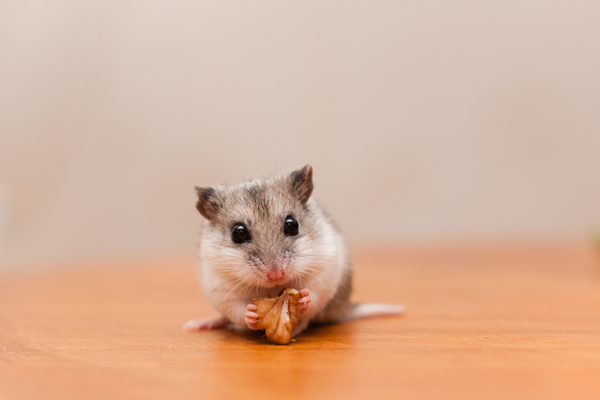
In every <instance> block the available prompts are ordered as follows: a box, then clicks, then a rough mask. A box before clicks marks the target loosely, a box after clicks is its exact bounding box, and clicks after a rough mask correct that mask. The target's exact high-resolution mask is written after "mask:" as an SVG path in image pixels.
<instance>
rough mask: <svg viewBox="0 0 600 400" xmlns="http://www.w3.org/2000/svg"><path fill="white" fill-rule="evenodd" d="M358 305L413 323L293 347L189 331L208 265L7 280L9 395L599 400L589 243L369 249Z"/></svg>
mask: <svg viewBox="0 0 600 400" xmlns="http://www.w3.org/2000/svg"><path fill="white" fill-rule="evenodd" d="M354 261H355V266H356V290H355V293H354V299H355V300H356V301H373V302H375V301H376V302H390V303H398V302H401V303H404V304H406V305H407V307H408V312H407V314H406V315H405V316H403V317H395V318H382V319H371V320H363V321H356V322H353V323H348V324H343V325H336V326H327V327H318V328H313V329H311V330H309V331H308V332H306V333H305V334H303V335H301V336H299V337H298V338H297V341H296V342H295V343H292V344H290V345H287V346H278V345H273V344H270V343H268V342H267V341H266V339H262V338H261V337H260V336H261V335H260V334H257V333H254V332H235V331H231V330H219V331H211V332H199V333H189V332H183V331H182V330H181V325H182V324H183V323H184V322H185V321H186V320H188V319H190V318H198V317H202V316H213V315H216V314H215V312H214V311H213V310H212V309H211V307H210V305H209V304H208V303H207V302H206V301H205V300H204V299H203V297H202V294H201V292H200V289H199V287H198V285H197V283H196V282H195V280H196V275H195V271H194V269H193V267H191V266H190V265H191V263H192V262H193V261H192V260H175V259H174V260H170V261H163V262H160V261H154V262H137V263H136V262H127V263H125V262H124V263H96V264H95V265H86V266H85V268H73V267H67V266H65V267H63V268H62V269H58V270H52V271H47V272H36V273H21V274H15V273H13V274H11V275H6V274H5V275H4V276H2V277H0V399H41V398H44V399H109V398H110V399H116V398H127V399H134V398H144V399H164V398H170V399H192V398H193V399H198V398H202V399H213V398H214V399H228V398H244V399H269V398H282V397H283V398H286V399H299V398H303V399H306V398H315V399H334V398H336V399H337V398H343V399H365V398H419V399H429V398H431V399H482V398H485V399H508V398H510V399H532V398H540V399H542V398H543V399H565V398H577V399H598V398H600V267H599V265H598V254H596V253H595V251H594V249H593V248H592V247H591V246H587V245H585V244H548V245H535V246H534V245H522V246H518V245H513V246H496V247H494V246H489V247H485V248H484V247H472V248H464V247H463V248H458V247H455V248H453V247H447V248H440V247H432V248H421V249H392V248H387V249H385V248H380V249H362V250H360V249H359V250H357V251H355V254H354Z"/></svg>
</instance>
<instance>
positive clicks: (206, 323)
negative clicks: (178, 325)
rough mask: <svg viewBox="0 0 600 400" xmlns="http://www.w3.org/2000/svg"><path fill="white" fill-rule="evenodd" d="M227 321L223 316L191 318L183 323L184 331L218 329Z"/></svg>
mask: <svg viewBox="0 0 600 400" xmlns="http://www.w3.org/2000/svg"><path fill="white" fill-rule="evenodd" d="M228 323H229V319H227V318H225V317H218V318H200V319H191V320H189V321H188V322H186V323H185V324H184V325H183V330H184V331H201V330H204V329H219V328H223V327H224V326H225V325H227V324H228Z"/></svg>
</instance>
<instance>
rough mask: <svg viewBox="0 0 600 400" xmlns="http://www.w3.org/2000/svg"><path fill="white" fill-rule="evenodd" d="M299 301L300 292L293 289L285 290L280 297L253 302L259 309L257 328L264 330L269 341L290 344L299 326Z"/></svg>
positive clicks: (257, 311) (257, 310)
mask: <svg viewBox="0 0 600 400" xmlns="http://www.w3.org/2000/svg"><path fill="white" fill-rule="evenodd" d="M298 300H300V292H298V291H297V290H296V289H291V288H289V289H285V290H284V291H283V292H282V293H281V295H280V296H279V297H275V298H271V299H267V298H264V299H254V300H252V304H254V305H255V306H256V307H257V309H256V311H255V312H256V313H257V314H258V322H257V324H256V327H257V328H258V329H264V330H265V333H266V334H267V338H269V340H272V341H274V342H277V343H279V344H287V343H289V342H290V340H292V332H293V331H294V329H295V328H296V325H298Z"/></svg>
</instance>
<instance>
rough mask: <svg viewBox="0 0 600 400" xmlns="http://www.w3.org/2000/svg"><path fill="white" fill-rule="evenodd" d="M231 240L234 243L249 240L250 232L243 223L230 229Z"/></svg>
mask: <svg viewBox="0 0 600 400" xmlns="http://www.w3.org/2000/svg"><path fill="white" fill-rule="evenodd" d="M231 240H233V241H234V242H235V243H238V244H239V243H244V242H249V241H250V232H249V231H248V228H246V226H245V225H244V224H237V225H236V226H234V227H233V230H232V231H231Z"/></svg>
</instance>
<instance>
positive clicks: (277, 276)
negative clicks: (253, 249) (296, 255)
mask: <svg viewBox="0 0 600 400" xmlns="http://www.w3.org/2000/svg"><path fill="white" fill-rule="evenodd" d="M284 277H285V272H284V271H283V268H282V267H281V266H273V267H270V268H269V269H268V270H267V279H268V280H270V281H271V282H277V281H280V280H282V279H283V278H284Z"/></svg>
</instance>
